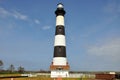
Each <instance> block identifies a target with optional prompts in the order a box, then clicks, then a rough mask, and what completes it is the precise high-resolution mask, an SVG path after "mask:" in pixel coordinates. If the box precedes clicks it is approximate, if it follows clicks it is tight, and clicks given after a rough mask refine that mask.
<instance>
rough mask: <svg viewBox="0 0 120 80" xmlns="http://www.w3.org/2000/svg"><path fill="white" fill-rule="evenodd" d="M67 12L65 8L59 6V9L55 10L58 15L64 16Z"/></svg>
mask: <svg viewBox="0 0 120 80" xmlns="http://www.w3.org/2000/svg"><path fill="white" fill-rule="evenodd" d="M65 13H66V12H65V10H64V9H63V8H57V10H56V11H55V14H56V16H58V15H62V16H64V15H65Z"/></svg>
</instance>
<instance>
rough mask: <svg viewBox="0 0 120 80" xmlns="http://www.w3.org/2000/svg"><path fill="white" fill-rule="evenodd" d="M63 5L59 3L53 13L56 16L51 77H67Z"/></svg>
mask: <svg viewBox="0 0 120 80" xmlns="http://www.w3.org/2000/svg"><path fill="white" fill-rule="evenodd" d="M65 13H66V12H65V10H64V8H63V4H61V3H59V4H58V5H57V9H56V11H55V14H56V31H55V42H54V56H53V62H52V64H51V66H50V70H51V77H68V76H69V65H68V62H67V58H66V40H65V26H64V15H65Z"/></svg>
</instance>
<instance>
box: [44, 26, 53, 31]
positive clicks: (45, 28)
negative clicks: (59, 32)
mask: <svg viewBox="0 0 120 80" xmlns="http://www.w3.org/2000/svg"><path fill="white" fill-rule="evenodd" d="M50 28H51V26H44V27H42V29H43V30H48V29H50Z"/></svg>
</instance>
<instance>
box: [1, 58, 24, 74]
mask: <svg viewBox="0 0 120 80" xmlns="http://www.w3.org/2000/svg"><path fill="white" fill-rule="evenodd" d="M3 68H4V62H3V61H2V60H0V73H24V72H25V69H24V67H22V66H19V67H18V68H17V70H16V69H15V67H14V65H13V64H11V65H10V66H9V67H8V69H6V70H5V69H3Z"/></svg>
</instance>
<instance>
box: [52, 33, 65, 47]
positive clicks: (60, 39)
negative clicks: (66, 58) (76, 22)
mask: <svg viewBox="0 0 120 80" xmlns="http://www.w3.org/2000/svg"><path fill="white" fill-rule="evenodd" d="M54 46H66V42H65V36H64V35H56V36H55V43H54Z"/></svg>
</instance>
